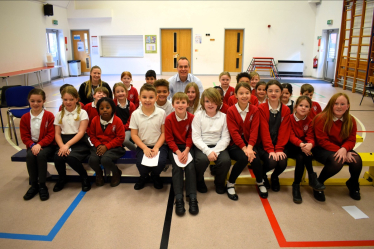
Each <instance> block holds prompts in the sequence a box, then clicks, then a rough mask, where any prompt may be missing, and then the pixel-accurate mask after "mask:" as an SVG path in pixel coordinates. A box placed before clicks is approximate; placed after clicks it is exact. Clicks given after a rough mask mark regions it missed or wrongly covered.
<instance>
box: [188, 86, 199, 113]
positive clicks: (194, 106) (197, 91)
mask: <svg viewBox="0 0 374 249" xmlns="http://www.w3.org/2000/svg"><path fill="white" fill-rule="evenodd" d="M190 87H193V88H195V93H196V97H195V100H194V101H193V113H195V111H196V110H197V108H198V107H199V100H200V91H199V87H198V86H197V84H196V83H195V82H190V83H188V84H187V86H186V87H185V88H184V93H185V94H187V91H188V89H190Z"/></svg>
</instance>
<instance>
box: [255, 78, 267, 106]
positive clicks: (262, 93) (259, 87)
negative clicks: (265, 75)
mask: <svg viewBox="0 0 374 249" xmlns="http://www.w3.org/2000/svg"><path fill="white" fill-rule="evenodd" d="M265 88H266V82H265V81H260V82H258V83H257V84H256V97H257V99H258V104H259V105H260V104H262V103H265V102H266V101H267V96H266V90H265Z"/></svg>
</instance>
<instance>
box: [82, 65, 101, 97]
mask: <svg viewBox="0 0 374 249" xmlns="http://www.w3.org/2000/svg"><path fill="white" fill-rule="evenodd" d="M94 69H100V72H101V68H100V67H99V66H93V67H92V68H91V71H90V79H89V80H88V81H86V82H85V83H86V89H85V90H86V96H87V98H90V97H91V96H92V76H91V73H92V71H93V70H94ZM99 86H100V87H101V86H103V81H102V80H101V78H100V82H99Z"/></svg>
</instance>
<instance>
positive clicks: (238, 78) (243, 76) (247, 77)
mask: <svg viewBox="0 0 374 249" xmlns="http://www.w3.org/2000/svg"><path fill="white" fill-rule="evenodd" d="M240 82H244V83H248V84H250V83H251V76H250V75H249V74H248V73H247V72H243V73H240V74H238V75H237V76H236V83H240ZM251 89H252V87H251ZM255 91H256V90H255V89H252V90H251V94H252V95H253V97H251V98H250V100H249V101H250V102H251V104H252V105H255V106H258V99H257V97H256V93H255ZM236 103H238V99H237V98H236V97H235V95H232V96H231V97H230V98H229V100H228V101H227V104H228V105H229V106H233V105H235V104H236Z"/></svg>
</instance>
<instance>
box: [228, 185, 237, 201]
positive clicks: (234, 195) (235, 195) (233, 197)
mask: <svg viewBox="0 0 374 249" xmlns="http://www.w3.org/2000/svg"><path fill="white" fill-rule="evenodd" d="M230 188H233V189H234V190H235V187H228V188H227V187H226V192H227V196H228V197H229V199H230V200H233V201H237V200H239V197H238V195H237V194H233V195H232V194H230V193H229V189H230Z"/></svg>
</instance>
